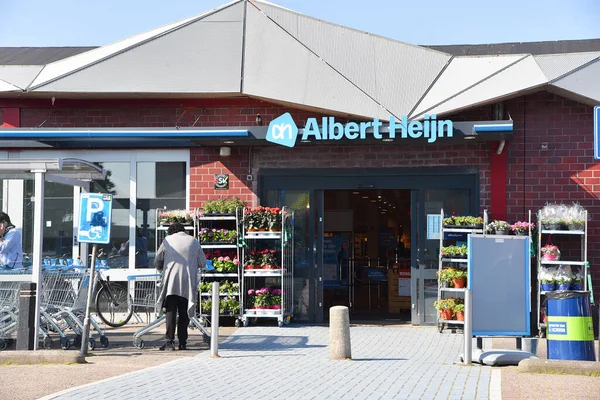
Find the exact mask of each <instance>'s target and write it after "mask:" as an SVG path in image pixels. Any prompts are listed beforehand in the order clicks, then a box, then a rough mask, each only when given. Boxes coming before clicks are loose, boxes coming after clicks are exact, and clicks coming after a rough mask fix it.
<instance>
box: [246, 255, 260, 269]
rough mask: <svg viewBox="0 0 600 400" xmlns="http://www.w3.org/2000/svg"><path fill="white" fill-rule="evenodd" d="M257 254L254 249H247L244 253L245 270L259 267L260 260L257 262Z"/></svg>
mask: <svg viewBox="0 0 600 400" xmlns="http://www.w3.org/2000/svg"><path fill="white" fill-rule="evenodd" d="M258 255H259V254H258V253H257V252H256V251H254V250H252V251H249V252H248V253H246V254H245V260H244V269H245V270H248V269H258V268H260V262H259V257H258Z"/></svg>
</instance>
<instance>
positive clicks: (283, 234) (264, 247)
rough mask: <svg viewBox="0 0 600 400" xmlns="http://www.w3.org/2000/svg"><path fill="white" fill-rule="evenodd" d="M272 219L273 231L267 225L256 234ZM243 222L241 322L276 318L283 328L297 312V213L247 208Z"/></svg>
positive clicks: (286, 210) (286, 209) (246, 323)
mask: <svg viewBox="0 0 600 400" xmlns="http://www.w3.org/2000/svg"><path fill="white" fill-rule="evenodd" d="M272 210H274V211H272ZM269 213H270V214H269ZM273 214H274V215H273ZM269 218H270V221H271V222H270V223H269V224H268V225H269V226H270V227H271V230H270V231H269V230H268V228H267V225H265V228H264V230H263V231H260V230H257V231H253V228H256V227H257V224H258V225H260V224H261V223H265V224H267V222H266V221H267V220H268V219H269ZM256 221H262V222H258V223H257V222H256ZM242 222H243V228H244V229H243V241H244V246H243V247H242V260H244V269H243V270H242V298H243V303H242V304H243V313H242V323H243V325H244V326H248V323H249V321H256V320H257V319H258V318H276V319H277V322H278V325H279V326H280V327H281V326H283V325H284V324H285V325H288V324H289V323H290V321H291V319H292V317H293V313H294V310H293V304H294V303H293V294H294V279H293V277H294V262H293V255H294V240H293V234H294V212H293V210H291V209H289V208H288V207H283V208H281V209H278V208H274V209H270V208H264V207H257V208H252V209H250V208H245V209H244V215H243V221H242Z"/></svg>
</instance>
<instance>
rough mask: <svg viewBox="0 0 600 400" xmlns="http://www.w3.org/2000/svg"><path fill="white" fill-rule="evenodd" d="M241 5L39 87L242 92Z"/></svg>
mask: <svg viewBox="0 0 600 400" xmlns="http://www.w3.org/2000/svg"><path fill="white" fill-rule="evenodd" d="M243 8H244V5H243V3H237V4H234V5H232V6H231V7H228V8H226V9H223V10H221V11H220V12H219V13H215V14H211V15H208V16H206V17H205V18H202V19H200V20H198V21H195V22H192V23H190V24H188V25H185V26H183V27H181V28H179V29H176V30H174V31H172V32H170V33H169V34H166V35H162V36H158V37H157V38H155V39H153V40H150V41H148V42H146V43H144V44H143V45H140V46H135V47H132V48H130V49H128V50H127V51H124V52H122V53H117V54H116V55H114V56H112V57H109V58H106V59H104V60H100V61H99V62H97V63H94V64H91V65H90V66H88V67H85V68H83V69H82V70H80V71H78V72H76V73H74V74H67V75H65V76H64V77H63V78H60V79H58V80H56V81H50V83H48V84H42V85H41V86H39V87H37V88H36V89H35V91H36V92H53V91H56V92H62V91H74V92H91V93H120V92H146V93H171V92H176V93H215V92H220V93H231V92H239V91H240V80H241V58H242V32H243Z"/></svg>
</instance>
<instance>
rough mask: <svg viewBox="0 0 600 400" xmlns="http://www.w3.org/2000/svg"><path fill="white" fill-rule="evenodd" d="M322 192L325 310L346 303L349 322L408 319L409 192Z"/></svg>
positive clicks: (409, 306) (404, 321) (409, 287)
mask: <svg viewBox="0 0 600 400" xmlns="http://www.w3.org/2000/svg"><path fill="white" fill-rule="evenodd" d="M323 194H324V196H323V199H324V201H323V211H324V214H323V217H324V218H323V306H324V309H325V310H328V309H329V308H330V307H332V306H335V305H344V306H347V307H349V309H350V320H351V322H352V323H361V322H364V323H372V322H373V321H377V323H379V324H382V323H389V324H397V323H410V321H411V280H410V272H411V261H410V260H411V190H408V189H387V190H376V189H364V190H325V191H324V193H323ZM324 318H325V320H327V318H328V315H327V313H325V315H324Z"/></svg>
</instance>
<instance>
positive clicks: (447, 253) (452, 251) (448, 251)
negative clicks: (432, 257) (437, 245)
mask: <svg viewBox="0 0 600 400" xmlns="http://www.w3.org/2000/svg"><path fill="white" fill-rule="evenodd" d="M457 252H458V248H457V247H456V246H446V247H442V249H441V250H440V253H441V254H442V258H454V256H456V254H457Z"/></svg>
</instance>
